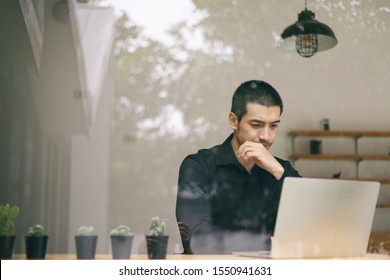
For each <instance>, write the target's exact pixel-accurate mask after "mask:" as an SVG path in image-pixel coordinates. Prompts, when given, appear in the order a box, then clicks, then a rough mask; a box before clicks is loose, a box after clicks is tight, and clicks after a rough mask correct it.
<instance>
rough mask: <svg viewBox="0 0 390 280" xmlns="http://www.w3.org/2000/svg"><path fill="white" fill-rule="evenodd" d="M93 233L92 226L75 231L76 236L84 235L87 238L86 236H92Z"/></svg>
mask: <svg viewBox="0 0 390 280" xmlns="http://www.w3.org/2000/svg"><path fill="white" fill-rule="evenodd" d="M93 231H94V228H93V227H92V226H89V227H87V226H82V227H79V229H78V230H77V233H78V235H84V236H88V235H92V233H93Z"/></svg>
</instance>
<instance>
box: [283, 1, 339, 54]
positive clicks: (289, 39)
mask: <svg viewBox="0 0 390 280" xmlns="http://www.w3.org/2000/svg"><path fill="white" fill-rule="evenodd" d="M314 16H315V15H314V13H313V12H312V11H310V10H308V9H307V3H306V0H305V10H303V11H302V12H300V13H299V14H298V21H297V22H295V23H294V24H291V25H290V26H288V27H287V28H286V29H285V30H284V31H283V33H282V35H281V39H280V41H279V44H278V47H279V48H280V49H282V50H284V51H288V52H292V51H296V52H298V53H299V54H300V55H301V56H302V57H307V58H308V57H311V56H313V55H314V54H315V53H316V52H319V51H325V50H328V49H330V48H333V47H334V46H336V44H337V39H336V36H335V35H334V32H333V31H332V29H331V28H330V27H329V26H327V25H326V24H324V23H321V22H319V21H318V20H316V19H315V18H314Z"/></svg>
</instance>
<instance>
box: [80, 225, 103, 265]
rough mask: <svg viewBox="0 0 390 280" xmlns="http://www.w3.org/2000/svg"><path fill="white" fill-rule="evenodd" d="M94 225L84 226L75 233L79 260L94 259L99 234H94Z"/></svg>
mask: <svg viewBox="0 0 390 280" xmlns="http://www.w3.org/2000/svg"><path fill="white" fill-rule="evenodd" d="M93 231H94V228H93V227H92V226H89V227H87V226H82V227H80V228H79V229H78V230H77V235H75V241H76V255H77V259H79V260H87V259H94V258H95V253H96V245H97V239H98V236H97V235H94V234H93Z"/></svg>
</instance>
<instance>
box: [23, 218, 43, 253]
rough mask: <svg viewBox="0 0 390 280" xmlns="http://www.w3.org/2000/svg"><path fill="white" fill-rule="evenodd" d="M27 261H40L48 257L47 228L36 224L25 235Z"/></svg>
mask: <svg viewBox="0 0 390 280" xmlns="http://www.w3.org/2000/svg"><path fill="white" fill-rule="evenodd" d="M24 238H25V244H26V257H27V259H34V260H40V259H44V258H45V255H46V247H47V241H48V239H49V236H48V235H46V234H45V228H44V227H43V226H42V225H39V224H36V225H34V226H32V227H30V228H29V229H28V232H27V234H26V235H25V237H24Z"/></svg>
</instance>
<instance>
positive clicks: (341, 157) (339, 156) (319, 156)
mask: <svg viewBox="0 0 390 280" xmlns="http://www.w3.org/2000/svg"><path fill="white" fill-rule="evenodd" d="M290 159H291V160H298V159H313V160H320V159H322V160H355V161H359V160H390V155H367V154H366V155H353V154H344V155H342V154H334V155H332V154H315V155H313V154H294V155H291V156H290Z"/></svg>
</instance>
